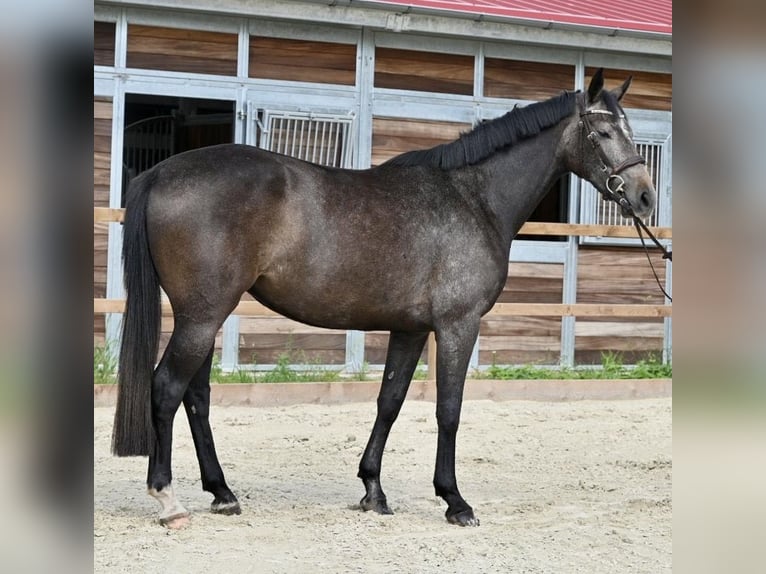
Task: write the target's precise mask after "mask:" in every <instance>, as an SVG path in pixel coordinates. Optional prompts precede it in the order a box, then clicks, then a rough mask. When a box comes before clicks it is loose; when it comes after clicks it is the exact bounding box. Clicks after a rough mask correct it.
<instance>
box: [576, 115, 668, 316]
mask: <svg viewBox="0 0 766 574" xmlns="http://www.w3.org/2000/svg"><path fill="white" fill-rule="evenodd" d="M594 114H608V115H610V116H611V115H613V114H612V112H609V111H607V110H587V111H585V112H582V113H581V114H580V126H581V127H582V128H583V129H584V130H585V134H586V135H585V137H586V138H587V139H588V141H589V142H590V145H591V146H592V147H593V151H595V152H596V155H597V156H598V158H599V161H600V162H601V171H603V172H604V173H605V174H607V176H606V182H605V184H604V186H605V187H606V192H602V193H601V194H602V195H603V196H604V199H607V200H609V199H611V200H612V201H614V202H615V203H617V204H618V205H619V206H620V207H621V208H622V209H623V210H624V212H625V213H627V214H629V215H630V217H632V218H633V224H634V225H635V226H636V231H637V232H638V237H639V238H640V239H641V245H643V246H644V251H646V257H647V259H648V260H649V266H650V267H651V268H652V273H654V278H655V280H656V281H657V285H658V286H659V288H660V291H662V294H663V295H665V297H667V298H668V299H669V300H670V301H671V302H672V301H673V298H672V297H671V296H670V295H668V294H667V292H666V291H665V289H664V288H663V287H662V284H661V283H660V278H659V277H658V276H657V272H656V271H655V270H654V265H653V264H652V259H651V257H649V251H648V250H647V248H646V243H644V236H643V235H642V233H641V229H642V228H643V230H644V231H646V233H647V234H648V235H649V237H650V238H651V239H652V241H654V243H655V245H657V247H659V248H660V249H661V250H662V253H663V255H662V258H663V259H669V260H670V261H673V252H672V251H668V250H667V249H666V248H665V246H664V245H662V243H660V242H659V241H658V240H657V238H656V237H655V236H654V234H652V232H651V231H650V230H649V228H648V227H647V226H646V224H645V223H644V222H643V221H641V219H640V218H639V217H638V216H637V215H636V214H635V213H634V212H633V206H632V205H630V201H628V198H627V197H625V180H624V179H622V176H620V172H622V171H625V170H626V169H628V168H629V167H632V166H634V165H640V164H645V163H646V160H645V159H644V158H643V157H642V156H640V155H639V154H635V155H634V156H631V157H629V158H628V159H626V160H624V161H623V162H621V163H619V164H618V165H612V160H611V159H610V158H609V156H608V155H606V152H605V151H604V148H602V147H601V141H600V139H599V135H598V133H596V130H594V129H593V124H591V121H590V118H589V117H588V116H592V115H594ZM622 117H624V116H622ZM583 157H584V154H583ZM613 186H614V188H613Z"/></svg>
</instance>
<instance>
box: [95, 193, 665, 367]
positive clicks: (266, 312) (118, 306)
mask: <svg viewBox="0 0 766 574" xmlns="http://www.w3.org/2000/svg"><path fill="white" fill-rule="evenodd" d="M124 215H125V210H124V209H115V208H108V207H95V208H93V220H94V222H96V223H106V222H122V221H123V219H124ZM649 229H651V231H652V233H654V235H655V236H656V237H657V238H659V239H671V238H672V229H671V228H670V227H650V228H649ZM519 233H523V234H527V235H559V236H591V237H627V238H637V237H638V235H637V233H636V229H635V227H633V226H619V225H584V224H575V223H538V222H528V223H525V224H524V225H523V226H522V228H521V231H520V232H519ZM124 310H125V301H124V300H122V299H104V298H94V299H93V311H94V313H95V314H103V313H123V312H124ZM162 313H163V315H172V311H171V308H170V303H169V302H167V301H163V303H162ZM232 314H234V315H246V316H253V317H272V316H279V314H278V313H276V312H274V311H272V310H271V309H269V308H268V307H265V306H264V305H261V304H260V303H258V302H257V301H241V302H240V303H239V305H237V307H236V308H235V309H234V311H233V313H232ZM671 315H672V307H671V306H670V305H628V304H596V303H575V304H557V303H496V304H495V306H494V307H492V309H491V310H490V311H489V313H488V314H487V316H490V317H491V316H526V317H620V318H626V317H627V318H657V317H661V318H662V317H670V316H671ZM428 349H429V350H428V377H429V379H433V378H434V377H435V376H436V375H435V365H436V345H435V340H434V337H433V334H431V336H430V338H429V345H428Z"/></svg>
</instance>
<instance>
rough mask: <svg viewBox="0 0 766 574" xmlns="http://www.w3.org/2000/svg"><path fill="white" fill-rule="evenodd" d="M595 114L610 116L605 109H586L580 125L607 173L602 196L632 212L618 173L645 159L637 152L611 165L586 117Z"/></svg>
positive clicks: (581, 116)
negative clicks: (604, 190) (604, 191)
mask: <svg viewBox="0 0 766 574" xmlns="http://www.w3.org/2000/svg"><path fill="white" fill-rule="evenodd" d="M595 114H608V115H610V116H611V115H612V112H609V111H607V110H588V111H585V112H583V113H581V114H580V125H581V126H582V127H583V129H584V130H585V133H586V138H587V139H588V141H589V142H590V145H591V147H593V151H595V152H596V155H597V156H598V158H599V161H601V171H603V172H604V173H605V174H608V175H607V176H606V183H605V184H604V185H605V187H606V193H604V196H605V198H606V199H611V200H612V201H615V202H616V203H618V204H619V205H620V207H622V208H624V209H625V210H626V211H630V212H632V209H631V206H630V202H629V201H628V200H627V198H626V197H625V191H624V189H625V180H624V179H622V176H620V173H621V172H623V171H625V170H626V169H628V168H629V167H632V166H634V165H639V164H643V163H646V160H645V159H644V158H643V157H642V156H640V155H639V154H635V155H634V156H632V157H629V158H628V159H626V160H625V161H623V162H621V163H619V164H618V165H612V160H611V159H610V158H609V156H608V155H606V152H605V151H604V148H602V147H601V141H600V139H599V135H598V133H596V130H594V129H593V124H591V121H590V118H589V117H588V116H592V115H595Z"/></svg>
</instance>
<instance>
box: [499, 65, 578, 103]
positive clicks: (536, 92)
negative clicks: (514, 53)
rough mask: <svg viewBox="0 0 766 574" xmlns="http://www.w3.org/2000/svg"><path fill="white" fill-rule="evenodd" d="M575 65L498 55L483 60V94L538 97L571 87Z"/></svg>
mask: <svg viewBox="0 0 766 574" xmlns="http://www.w3.org/2000/svg"><path fill="white" fill-rule="evenodd" d="M575 72H576V70H575V67H574V66H571V65H568V64H546V63H542V62H524V61H521V60H506V59H501V58H486V59H485V60H484V95H485V96H489V97H493V98H511V99H517V100H532V101H540V100H547V99H548V98H551V97H553V96H557V95H559V94H560V93H561V92H562V90H565V89H569V90H572V89H574V86H575Z"/></svg>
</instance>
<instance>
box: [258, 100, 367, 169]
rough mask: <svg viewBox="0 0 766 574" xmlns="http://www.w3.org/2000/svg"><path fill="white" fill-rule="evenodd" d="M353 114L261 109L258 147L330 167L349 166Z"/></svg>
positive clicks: (352, 160)
mask: <svg viewBox="0 0 766 574" xmlns="http://www.w3.org/2000/svg"><path fill="white" fill-rule="evenodd" d="M354 120H355V117H354V116H353V115H352V114H346V115H342V114H326V113H312V112H302V111H301V112H293V111H277V110H260V111H259V114H258V128H259V132H258V142H257V144H258V147H260V148H262V149H267V150H269V151H273V152H276V153H281V154H284V155H289V156H291V157H297V158H298V159H302V160H305V161H310V162H312V163H318V164H320V165H326V166H331V167H340V168H351V167H353V162H354V136H355V128H356V123H355V121H354Z"/></svg>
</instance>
